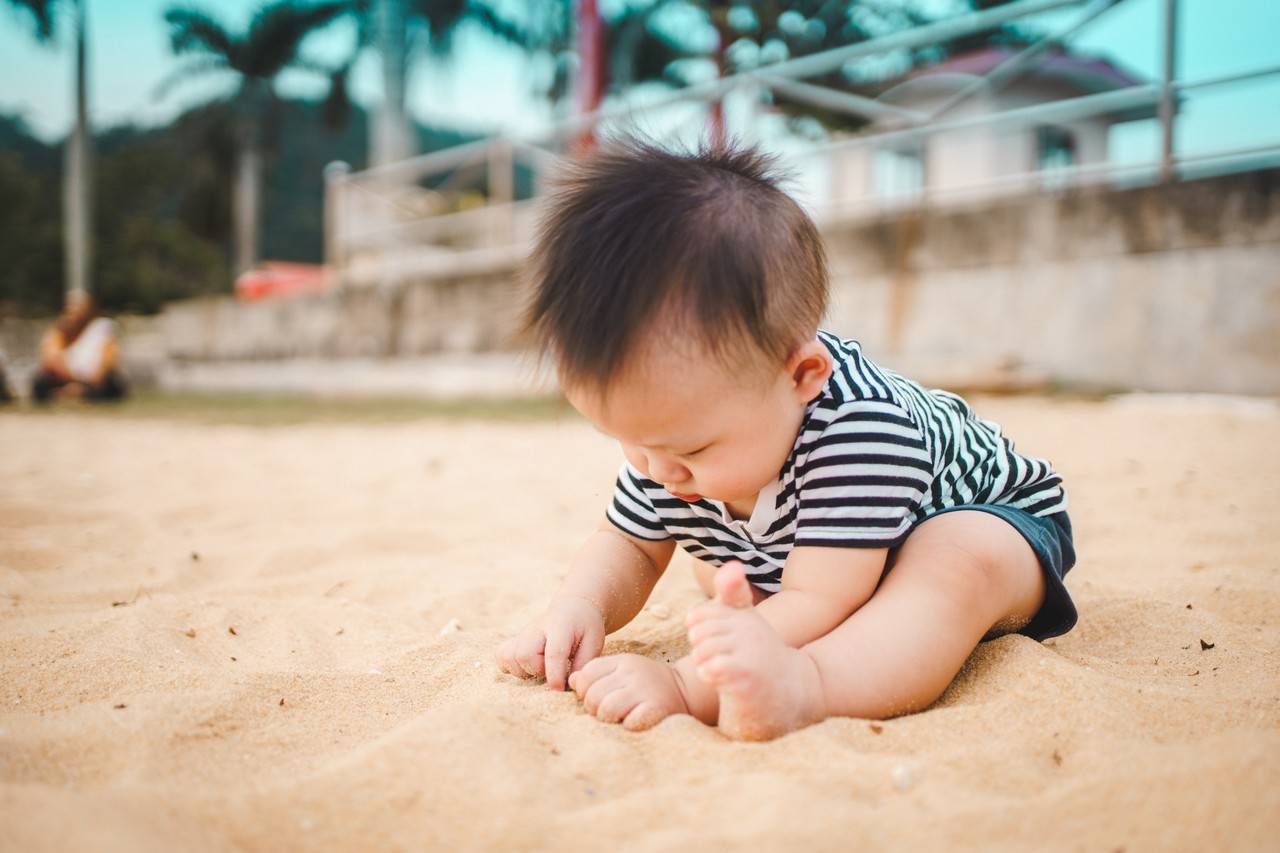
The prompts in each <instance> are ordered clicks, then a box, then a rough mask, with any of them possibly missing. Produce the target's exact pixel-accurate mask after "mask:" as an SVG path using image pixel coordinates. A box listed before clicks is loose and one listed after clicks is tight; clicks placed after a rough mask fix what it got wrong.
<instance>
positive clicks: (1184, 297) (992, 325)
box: [824, 170, 1280, 394]
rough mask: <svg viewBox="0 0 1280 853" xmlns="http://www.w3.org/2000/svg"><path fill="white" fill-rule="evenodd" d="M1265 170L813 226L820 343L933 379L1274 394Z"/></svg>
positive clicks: (1273, 224)
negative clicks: (827, 300) (998, 370)
mask: <svg viewBox="0 0 1280 853" xmlns="http://www.w3.org/2000/svg"><path fill="white" fill-rule="evenodd" d="M1278 191H1280V170H1270V171H1266V172H1255V173H1251V174H1241V175H1234V176H1226V177H1218V178H1213V179H1208V180H1203V181H1194V182H1187V183H1182V184H1175V185H1172V186H1169V187H1149V188H1142V189H1133V190H1127V191H1107V190H1100V189H1094V190H1082V191H1072V192H1066V193H1062V194H1055V195H1036V196H1030V197H1023V198H1018V199H1011V200H1006V201H1003V202H991V203H987V204H985V205H983V206H982V207H975V208H971V209H968V210H950V211H946V212H937V211H935V212H926V213H923V214H914V215H903V216H900V217H897V218H894V219H891V220H881V221H877V222H846V223H844V224H839V223H826V224H825V225H824V234H825V236H826V238H827V244H828V251H829V253H830V259H831V268H832V278H833V281H834V283H835V287H834V296H835V299H834V305H833V308H832V311H831V318H830V324H831V326H832V327H833V328H835V329H837V330H839V331H841V332H847V333H849V334H851V335H853V336H855V337H858V338H860V339H861V340H862V341H863V342H864V343H865V344H866V345H867V347H868V348H869V350H870V351H871V352H872V353H877V354H879V356H880V358H881V359H882V360H883V361H886V362H887V363H890V364H896V365H899V366H901V368H902V369H904V370H906V371H910V372H923V373H926V374H934V375H944V376H945V375H950V374H952V373H956V372H960V373H963V372H965V371H968V370H976V369H991V368H995V367H1004V368H1006V369H1008V368H1010V367H1013V368H1016V369H1020V370H1023V371H1025V372H1029V373H1034V374H1037V375H1043V376H1047V377H1049V378H1051V379H1054V380H1060V381H1063V382H1069V383H1077V384H1085V385H1095V386H1104V387H1113V386H1114V387H1126V388H1146V389H1154V390H1178V391H1217V392H1232V393H1255V394H1277V393H1280V192H1278Z"/></svg>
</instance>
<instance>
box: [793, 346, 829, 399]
mask: <svg viewBox="0 0 1280 853" xmlns="http://www.w3.org/2000/svg"><path fill="white" fill-rule="evenodd" d="M787 371H788V372H789V373H790V374H791V381H792V382H794V383H795V388H796V393H797V394H798V395H799V396H801V397H803V398H804V400H805V401H806V402H807V401H809V400H812V399H813V398H814V397H816V396H818V394H819V393H820V392H821V391H822V388H823V386H825V385H826V384H827V379H828V378H830V376H831V353H830V351H829V350H827V348H826V347H825V346H823V344H822V342H821V341H818V340H812V341H808V342H806V343H804V344H801V345H800V346H799V347H798V348H797V349H796V351H795V352H794V353H792V354H791V358H789V359H787Z"/></svg>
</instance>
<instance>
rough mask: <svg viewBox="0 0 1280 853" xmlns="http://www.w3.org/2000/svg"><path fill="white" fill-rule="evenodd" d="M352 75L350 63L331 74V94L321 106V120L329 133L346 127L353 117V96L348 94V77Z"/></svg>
mask: <svg viewBox="0 0 1280 853" xmlns="http://www.w3.org/2000/svg"><path fill="white" fill-rule="evenodd" d="M350 73H351V63H350V62H348V63H346V64H345V65H343V66H341V67H340V68H335V69H334V70H333V71H332V72H331V73H330V74H329V93H328V94H327V95H326V96H325V99H324V103H323V104H321V106H320V120H321V121H322V122H323V123H324V126H325V128H326V129H327V130H329V131H337V130H341V129H342V128H344V127H346V126H347V121H348V120H349V119H350V117H351V96H350V94H349V93H348V92H347V76H348V75H349V74H350Z"/></svg>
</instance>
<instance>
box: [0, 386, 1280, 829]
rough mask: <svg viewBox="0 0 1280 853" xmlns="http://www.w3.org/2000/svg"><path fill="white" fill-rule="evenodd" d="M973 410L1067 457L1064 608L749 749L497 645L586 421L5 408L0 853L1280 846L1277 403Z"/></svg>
mask: <svg viewBox="0 0 1280 853" xmlns="http://www.w3.org/2000/svg"><path fill="white" fill-rule="evenodd" d="M979 411H980V412H981V413H982V414H983V415H984V416H987V417H991V418H995V419H997V420H1000V421H1001V422H1003V423H1004V425H1005V426H1006V428H1007V429H1008V430H1009V431H1010V432H1011V433H1012V434H1013V435H1014V436H1016V437H1017V438H1018V441H1019V447H1020V448H1021V449H1024V450H1027V451H1030V452H1033V453H1036V454H1039V455H1046V456H1048V457H1050V458H1052V459H1053V460H1054V461H1055V462H1056V463H1057V465H1058V467H1059V469H1060V470H1061V471H1062V472H1063V473H1064V474H1065V476H1066V481H1067V484H1068V486H1069V488H1070V491H1071V496H1072V504H1073V505H1072V515H1073V518H1074V521H1075V525H1076V530H1077V536H1078V547H1079V551H1080V555H1081V561H1080V564H1079V565H1078V566H1077V568H1076V569H1075V570H1074V571H1073V573H1072V574H1071V575H1070V577H1069V583H1068V585H1069V587H1070V588H1071V589H1072V591H1073V592H1074V594H1075V595H1076V597H1077V599H1078V602H1079V605H1080V609H1081V611H1082V619H1081V622H1080V624H1079V626H1078V627H1077V628H1076V629H1075V630H1074V631H1073V632H1072V633H1070V634H1069V635H1067V636H1065V637H1062V638H1059V639H1057V640H1055V641H1051V642H1049V643H1047V644H1044V645H1039V644H1036V643H1034V642H1032V641H1030V640H1028V639H1026V638H1023V637H1018V636H1013V637H1005V638H1002V639H1000V640H997V641H995V642H991V643H988V644H985V645H983V646H982V647H980V648H979V649H978V651H977V652H976V653H975V654H974V655H973V657H972V659H971V661H970V663H969V665H968V666H967V667H966V669H965V670H964V672H963V673H962V674H961V676H960V677H959V679H958V680H957V681H956V683H955V684H954V685H953V686H952V687H951V689H950V690H948V692H947V693H946V694H945V695H944V697H943V698H942V699H941V700H940V701H939V702H938V703H937V704H936V705H935V706H934V707H933V708H931V709H930V710H928V711H926V712H924V713H920V714H916V715H914V716H910V717H906V718H902V719H897V720H892V721H888V722H886V723H884V724H883V725H882V726H881V725H872V724H870V723H868V722H867V721H865V720H853V719H840V720H829V721H827V722H825V723H822V724H820V725H817V726H814V727H811V728H808V729H805V730H803V731H799V732H796V733H794V734H791V735H788V736H786V737H784V738H781V739H780V740H777V741H775V742H772V743H767V744H737V743H731V742H728V741H726V740H724V739H723V738H722V737H721V736H720V735H719V734H718V733H717V732H716V730H715V729H714V728H709V727H706V726H703V725H701V724H700V723H697V722H696V721H694V720H693V719H692V718H690V717H675V718H671V719H669V720H667V721H665V722H664V723H662V724H661V725H659V726H658V727H657V728H655V729H654V730H652V731H650V732H647V733H640V734H636V733H629V732H626V731H624V730H622V729H621V728H619V727H616V726H609V725H605V724H603V723H600V722H598V721H596V720H594V719H593V718H591V717H589V716H587V715H586V714H585V713H584V712H583V711H582V710H581V708H580V706H579V705H578V703H577V701H576V699H575V698H574V696H573V695H572V694H570V693H563V694H554V693H552V692H550V691H548V690H547V689H546V688H545V686H544V685H542V684H540V683H534V682H521V681H519V680H517V679H515V678H514V677H511V676H506V675H502V674H500V673H498V672H497V670H496V668H495V666H494V664H493V662H492V652H493V649H494V648H495V647H496V645H497V644H498V642H499V641H500V639H501V638H502V637H504V636H506V635H508V634H509V633H512V632H514V631H515V630H516V629H517V628H518V627H520V626H521V625H522V624H523V623H524V622H525V621H526V620H527V619H528V618H530V617H531V616H532V615H533V614H534V613H535V611H537V610H539V609H540V608H541V607H542V606H544V604H545V601H546V598H547V596H548V595H549V594H550V593H551V591H552V589H553V587H554V585H555V583H556V581H557V579H558V577H559V576H560V575H561V574H562V573H563V570H564V566H565V565H566V561H567V560H568V558H569V556H570V554H571V553H572V552H573V550H574V549H575V547H576V545H577V544H578V542H579V541H580V540H581V538H582V537H583V535H584V533H585V532H586V531H587V530H588V529H589V528H590V527H591V525H593V524H594V523H595V522H596V519H597V518H598V517H599V516H600V513H601V512H602V508H603V505H604V500H605V497H606V495H607V494H608V493H609V490H610V488H611V484H612V477H613V473H614V471H615V466H616V464H617V459H618V456H617V451H616V450H615V449H614V448H613V447H612V446H611V445H610V444H609V442H608V441H607V440H606V439H605V438H603V437H602V436H600V435H598V434H597V433H595V432H593V431H592V430H591V429H590V428H589V427H588V426H587V425H585V424H584V423H583V422H581V421H578V420H575V419H572V418H568V417H565V418H561V419H559V420H554V421H544V422H539V423H514V424H513V423H496V422H478V421H477V422H471V421H468V422H458V421H451V420H435V421H424V422H419V423H407V424H396V425H378V424H342V425H335V424H309V425H302V426H288V427H250V426H233V425H231V426H229V425H209V424H200V423H192V422H190V421H167V420H164V419H156V418H148V419H143V420H129V419H122V418H119V417H103V416H98V415H93V414H76V415H68V416H56V417H44V416H33V415H26V414H7V415H6V414H0V648H2V649H3V653H2V657H0V848H3V849H5V850H34V851H43V850H50V851H53V850H58V851H62V850H85V849H94V850H172V849H191V850H205V849H209V850H227V849H249V850H267V849H272V850H274V849H334V848H341V849H429V848H447V849H464V850H465V849H481V848H504V849H521V850H524V849H555V850H599V849H608V848H612V847H614V846H615V845H616V846H621V847H623V848H624V849H628V850H667V849H672V848H676V847H693V846H695V845H696V846H701V845H712V844H715V845H720V846H726V845H727V846H729V847H732V848H739V849H743V848H746V849H761V850H771V849H788V848H796V849H806V850H850V849H860V850H882V849H883V850H887V849H893V850H912V849H930V848H934V849H954V850H993V849H995V850H999V849H1011V850H1012V849H1017V850H1022V849H1028V848H1040V849H1050V850H1059V849H1060V850H1089V851H1095V850H1096V851H1113V850H1119V849H1124V850H1129V851H1134V850H1155V849H1161V850H1163V849H1181V850H1229V849H1235V850H1263V849H1270V850H1275V849H1276V847H1275V846H1274V845H1275V844H1276V843H1277V841H1276V839H1277V838H1280V519H1278V518H1277V515H1276V513H1277V507H1278V506H1280V453H1277V450H1276V439H1277V437H1280V410H1277V408H1276V407H1275V406H1274V405H1271V404H1269V403H1244V404H1230V403H1227V404H1222V403H1219V402H1215V401H1199V400H1194V399H1171V400H1165V399H1160V398H1148V399H1137V400H1127V401H1125V400H1122V401H1118V402H1105V403H1096V402H1061V401H1047V400H1034V399H989V400H983V401H980V403H979ZM700 600H701V595H700V593H699V592H698V590H697V587H696V586H695V584H694V582H693V579H692V577H691V575H690V571H689V565H688V563H687V562H686V561H685V560H684V559H681V560H679V561H678V562H677V563H675V564H674V565H673V566H672V568H671V569H670V570H669V571H668V573H667V575H666V576H665V577H664V578H663V580H662V581H661V583H660V584H659V586H658V589H657V590H656V592H655V596H654V599H653V602H652V603H654V604H661V605H663V606H665V608H669V613H666V614H664V613H663V607H659V608H657V609H656V612H655V611H645V612H642V613H641V614H640V616H638V617H637V619H636V620H635V621H634V622H633V623H632V624H631V625H629V626H627V627H626V628H625V629H624V630H622V631H620V632H618V633H617V634H615V635H614V636H613V637H611V638H610V641H609V644H608V646H607V647H606V651H634V652H640V653H642V654H648V655H653V656H657V657H661V658H666V659H674V658H675V657H676V656H678V655H680V654H682V653H683V652H684V651H685V649H686V642H685V639H684V635H683V631H682V630H681V627H682V623H683V614H684V612H685V611H686V610H687V608H689V607H690V606H691V605H693V604H695V603H697V602H698V601H700ZM664 617H665V618H664ZM455 619H456V620H457V623H458V624H457V626H455V627H457V628H458V630H453V631H450V632H447V633H444V634H443V635H442V634H441V630H442V629H443V628H445V627H446V626H447V625H449V623H450V621H451V620H455ZM1202 642H1203V645H1209V644H1211V645H1212V647H1211V648H1202Z"/></svg>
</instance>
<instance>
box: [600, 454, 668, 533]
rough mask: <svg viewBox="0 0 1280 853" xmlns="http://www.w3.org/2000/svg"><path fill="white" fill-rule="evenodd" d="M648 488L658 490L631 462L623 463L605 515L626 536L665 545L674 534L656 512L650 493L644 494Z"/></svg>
mask: <svg viewBox="0 0 1280 853" xmlns="http://www.w3.org/2000/svg"><path fill="white" fill-rule="evenodd" d="M646 485H648V486H654V487H655V488H656V484H654V483H652V482H651V481H649V480H647V479H645V478H644V477H643V476H641V475H640V472H639V471H637V470H636V469H635V468H632V467H631V465H630V463H627V462H624V463H622V468H621V469H620V470H619V471H618V481H617V483H616V484H615V486H614V490H613V502H612V503H610V504H609V509H608V510H607V511H606V513H605V515H606V517H607V518H608V519H609V521H611V522H612V523H613V526H614V527H617V528H618V529H619V530H621V531H622V532H623V533H629V534H631V535H632V536H635V537H636V538H638V539H649V540H651V541H653V542H662V541H664V540H666V539H670V538H671V535H670V534H669V533H667V528H666V526H665V525H664V524H663V523H662V519H661V518H660V517H659V516H658V513H657V511H656V510H654V508H653V503H652V502H651V501H650V500H649V496H648V492H646V491H645V487H646Z"/></svg>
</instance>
